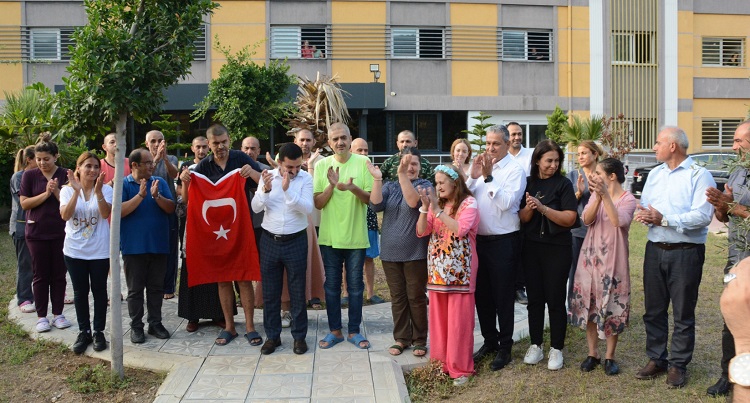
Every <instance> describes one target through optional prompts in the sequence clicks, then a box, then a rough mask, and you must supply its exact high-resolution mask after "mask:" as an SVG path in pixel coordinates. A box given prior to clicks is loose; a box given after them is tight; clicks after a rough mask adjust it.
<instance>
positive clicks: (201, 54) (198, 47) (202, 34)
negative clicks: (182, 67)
mask: <svg viewBox="0 0 750 403" xmlns="http://www.w3.org/2000/svg"><path fill="white" fill-rule="evenodd" d="M206 39H207V38H206V24H201V27H200V28H199V32H198V37H197V38H195V41H194V42H193V44H194V45H195V50H194V51H193V59H194V60H206V49H207V48H208V41H207V40H206Z"/></svg>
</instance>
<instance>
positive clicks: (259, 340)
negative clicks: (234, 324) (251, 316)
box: [244, 331, 263, 346]
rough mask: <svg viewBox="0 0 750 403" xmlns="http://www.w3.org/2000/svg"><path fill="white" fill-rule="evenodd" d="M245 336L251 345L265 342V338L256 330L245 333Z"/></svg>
mask: <svg viewBox="0 0 750 403" xmlns="http://www.w3.org/2000/svg"><path fill="white" fill-rule="evenodd" d="M244 337H245V338H246V339H247V342H248V343H250V345H251V346H260V345H261V344H263V338H262V337H260V334H259V333H258V332H256V331H252V332H248V333H245V336H244ZM253 340H257V341H253Z"/></svg>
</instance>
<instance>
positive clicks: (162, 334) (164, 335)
mask: <svg viewBox="0 0 750 403" xmlns="http://www.w3.org/2000/svg"><path fill="white" fill-rule="evenodd" d="M148 334H150V335H152V336H154V337H156V338H157V339H168V338H169V336H170V334H169V332H168V331H167V329H165V328H164V325H162V324H161V322H158V323H154V324H153V325H148Z"/></svg>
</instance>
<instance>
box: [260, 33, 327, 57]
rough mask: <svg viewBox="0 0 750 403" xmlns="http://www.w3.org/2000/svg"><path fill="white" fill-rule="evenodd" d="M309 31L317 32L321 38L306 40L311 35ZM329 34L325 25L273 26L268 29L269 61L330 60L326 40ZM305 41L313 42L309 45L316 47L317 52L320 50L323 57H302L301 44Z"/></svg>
mask: <svg viewBox="0 0 750 403" xmlns="http://www.w3.org/2000/svg"><path fill="white" fill-rule="evenodd" d="M305 31H308V32H305ZM309 31H319V33H320V34H322V36H321V37H316V38H310V39H307V38H306V36H310V34H311V32H309ZM329 34H330V33H329V29H328V26H326V25H274V26H271V29H270V40H269V41H268V43H269V49H268V53H269V54H270V55H271V56H270V58H271V59H299V60H312V59H321V60H322V59H328V58H330V56H329V52H330V49H329V46H328V40H327V38H328V36H329ZM305 40H307V41H310V42H315V43H311V45H315V46H317V47H318V49H317V50H320V51H321V53H322V55H323V56H322V57H320V58H315V57H313V58H306V57H303V55H302V44H303V42H304V41H305ZM321 46H322V48H321Z"/></svg>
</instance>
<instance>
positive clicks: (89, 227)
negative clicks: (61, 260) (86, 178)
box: [60, 184, 112, 260]
mask: <svg viewBox="0 0 750 403" xmlns="http://www.w3.org/2000/svg"><path fill="white" fill-rule="evenodd" d="M74 194H75V191H74V190H73V188H72V187H70V186H63V188H62V190H61V191H60V209H62V208H63V207H64V206H66V205H67V204H68V203H70V200H71V199H72V198H73V195H74ZM102 196H104V201H106V202H107V203H109V204H110V205H111V204H112V187H111V186H109V185H106V184H105V185H102ZM63 253H64V254H65V256H68V257H72V258H74V259H82V260H96V259H108V258H109V221H108V220H107V219H104V218H102V215H101V214H100V213H99V200H98V199H97V196H96V194H95V193H94V192H91V196H89V199H88V200H86V198H85V197H84V196H83V192H80V193H79V195H78V200H77V201H76V209H75V211H74V212H73V217H71V218H70V219H69V220H68V221H67V222H66V223H65V243H64V244H63Z"/></svg>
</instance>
